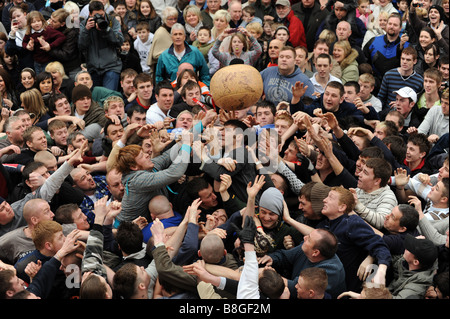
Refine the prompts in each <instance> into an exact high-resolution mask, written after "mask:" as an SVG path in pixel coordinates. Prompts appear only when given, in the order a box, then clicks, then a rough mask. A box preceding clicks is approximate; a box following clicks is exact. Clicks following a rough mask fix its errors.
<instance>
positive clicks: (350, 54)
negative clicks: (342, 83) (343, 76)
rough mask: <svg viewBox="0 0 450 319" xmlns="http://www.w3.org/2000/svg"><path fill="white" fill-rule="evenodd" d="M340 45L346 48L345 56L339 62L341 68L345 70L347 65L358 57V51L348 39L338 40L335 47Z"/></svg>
mask: <svg viewBox="0 0 450 319" xmlns="http://www.w3.org/2000/svg"><path fill="white" fill-rule="evenodd" d="M337 46H338V47H340V48H341V49H343V50H344V54H345V58H344V59H343V60H342V62H341V63H339V65H340V67H341V70H344V69H345V68H346V67H348V66H349V65H350V63H352V62H353V61H354V60H356V58H357V57H358V51H356V50H355V49H353V48H352V46H351V45H350V42H348V40H341V41H337V42H336V43H335V44H334V47H337Z"/></svg>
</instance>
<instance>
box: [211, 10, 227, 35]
mask: <svg viewBox="0 0 450 319" xmlns="http://www.w3.org/2000/svg"><path fill="white" fill-rule="evenodd" d="M219 19H223V20H225V21H226V22H227V24H228V25H227V26H226V27H225V29H226V28H229V27H230V20H231V15H230V13H229V12H228V11H227V10H224V9H220V10H217V11H216V13H214V16H213V22H214V21H216V20H219ZM217 32H218V31H217V28H216V27H215V26H214V23H213V27H212V29H211V35H212V37H213V38H214V39H216V38H217V37H218V36H219V34H217Z"/></svg>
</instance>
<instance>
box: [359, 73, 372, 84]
mask: <svg viewBox="0 0 450 319" xmlns="http://www.w3.org/2000/svg"><path fill="white" fill-rule="evenodd" d="M359 80H360V81H361V82H363V83H369V84H370V85H372V86H375V84H376V83H375V77H374V76H373V75H372V74H370V73H364V74H361V75H360V76H359Z"/></svg>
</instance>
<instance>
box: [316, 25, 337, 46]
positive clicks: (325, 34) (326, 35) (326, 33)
mask: <svg viewBox="0 0 450 319" xmlns="http://www.w3.org/2000/svg"><path fill="white" fill-rule="evenodd" d="M319 39H324V40H325V41H326V43H327V45H328V47H330V46H331V44H332V43H334V42H336V34H335V33H334V32H333V31H331V30H328V29H325V30H323V31H322V32H320V34H319Z"/></svg>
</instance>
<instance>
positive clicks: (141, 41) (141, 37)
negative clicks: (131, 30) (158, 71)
mask: <svg viewBox="0 0 450 319" xmlns="http://www.w3.org/2000/svg"><path fill="white" fill-rule="evenodd" d="M136 31H137V38H136V40H134V48H135V49H136V51H137V53H138V54H139V60H140V61H141V68H142V71H143V72H149V71H150V67H149V66H148V65H147V55H148V52H149V51H150V47H151V46H152V41H153V33H151V32H150V26H149V24H148V23H147V22H139V23H138V25H137V26H136Z"/></svg>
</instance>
